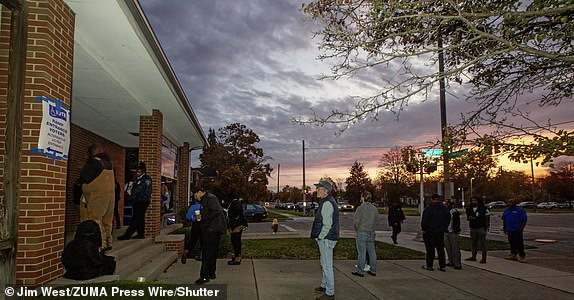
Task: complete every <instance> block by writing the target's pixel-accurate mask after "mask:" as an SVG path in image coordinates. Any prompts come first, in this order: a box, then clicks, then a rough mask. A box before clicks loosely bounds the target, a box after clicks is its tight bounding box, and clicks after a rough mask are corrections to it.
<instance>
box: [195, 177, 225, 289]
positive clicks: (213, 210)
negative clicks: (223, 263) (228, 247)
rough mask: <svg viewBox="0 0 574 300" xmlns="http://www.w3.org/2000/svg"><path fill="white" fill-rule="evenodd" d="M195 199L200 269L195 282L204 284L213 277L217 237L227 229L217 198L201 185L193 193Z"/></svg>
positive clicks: (217, 251)
mask: <svg viewBox="0 0 574 300" xmlns="http://www.w3.org/2000/svg"><path fill="white" fill-rule="evenodd" d="M194 197H195V200H197V201H198V202H200V203H201V209H200V213H201V215H200V216H199V217H200V221H199V222H200V225H201V238H202V242H203V244H202V247H201V254H202V257H201V271H200V275H199V276H200V277H199V278H198V279H197V280H196V281H195V283H196V284H204V283H207V282H209V281H210V280H212V279H215V278H216V276H215V269H216V264H217V255H218V253H219V239H220V238H221V235H222V234H224V233H225V231H226V230H227V224H226V222H225V214H224V212H223V209H222V208H221V205H220V204H219V199H218V198H217V197H216V196H215V195H213V194H211V193H209V192H207V191H206V190H205V189H204V188H203V187H202V188H199V189H197V190H196V191H195V193H194Z"/></svg>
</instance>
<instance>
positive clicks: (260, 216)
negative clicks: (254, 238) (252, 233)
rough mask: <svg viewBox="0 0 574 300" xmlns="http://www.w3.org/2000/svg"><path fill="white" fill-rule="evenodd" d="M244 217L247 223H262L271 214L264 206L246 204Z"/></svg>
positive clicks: (244, 205)
mask: <svg viewBox="0 0 574 300" xmlns="http://www.w3.org/2000/svg"><path fill="white" fill-rule="evenodd" d="M243 217H244V218H245V219H246V220H247V221H251V222H261V221H263V220H265V219H267V217H269V214H268V213H267V209H266V208H265V207H264V206H263V205H259V204H251V203H244V204H243Z"/></svg>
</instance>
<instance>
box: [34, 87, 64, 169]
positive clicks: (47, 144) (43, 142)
mask: <svg viewBox="0 0 574 300" xmlns="http://www.w3.org/2000/svg"><path fill="white" fill-rule="evenodd" d="M35 99H36V100H39V101H42V112H43V114H42V126H41V127H40V137H39V139H38V148H35V149H30V151H31V152H39V153H43V154H44V155H46V156H47V157H50V158H52V160H56V159H67V158H68V150H69V149H70V109H69V108H68V107H66V106H65V105H64V104H63V103H62V101H61V100H58V99H51V98H48V97H43V96H41V97H36V98H35Z"/></svg>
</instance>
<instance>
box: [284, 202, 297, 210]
mask: <svg viewBox="0 0 574 300" xmlns="http://www.w3.org/2000/svg"><path fill="white" fill-rule="evenodd" d="M283 209H288V210H295V203H291V202H289V203H285V207H284V208H283Z"/></svg>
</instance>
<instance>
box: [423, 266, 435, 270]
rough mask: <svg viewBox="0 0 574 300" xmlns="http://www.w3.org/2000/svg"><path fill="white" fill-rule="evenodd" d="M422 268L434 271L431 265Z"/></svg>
mask: <svg viewBox="0 0 574 300" xmlns="http://www.w3.org/2000/svg"><path fill="white" fill-rule="evenodd" d="M423 269H425V270H427V271H434V268H433V267H427V266H423Z"/></svg>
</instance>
